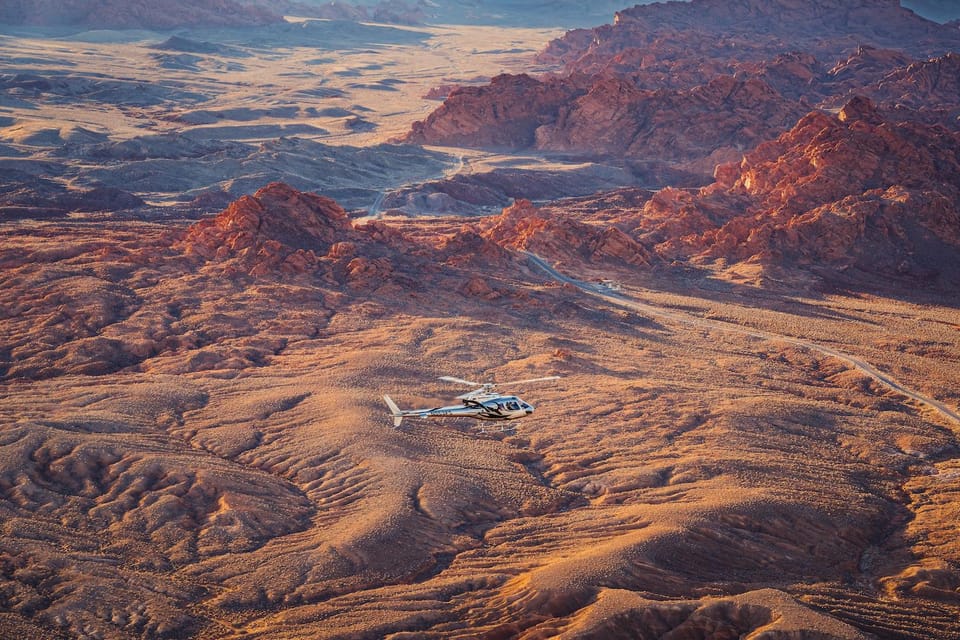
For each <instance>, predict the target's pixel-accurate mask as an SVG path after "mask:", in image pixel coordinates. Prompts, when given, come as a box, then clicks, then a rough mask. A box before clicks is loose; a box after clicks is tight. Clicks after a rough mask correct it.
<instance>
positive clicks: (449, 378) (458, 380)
mask: <svg viewBox="0 0 960 640" xmlns="http://www.w3.org/2000/svg"><path fill="white" fill-rule="evenodd" d="M437 379H438V380H443V381H445V382H455V383H457V384H465V385H467V386H470V387H482V386H483V383H482V382H473V381H471V380H464V379H463V378H454V377H453V376H440V377H439V378H437Z"/></svg>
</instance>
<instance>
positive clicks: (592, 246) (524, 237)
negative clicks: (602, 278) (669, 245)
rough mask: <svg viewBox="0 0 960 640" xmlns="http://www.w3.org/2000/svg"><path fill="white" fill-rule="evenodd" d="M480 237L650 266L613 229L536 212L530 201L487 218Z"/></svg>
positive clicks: (555, 253) (560, 255) (557, 254)
mask: <svg viewBox="0 0 960 640" xmlns="http://www.w3.org/2000/svg"><path fill="white" fill-rule="evenodd" d="M483 235H484V237H486V238H489V239H491V240H493V241H495V242H496V243H498V244H500V245H502V246H506V247H513V248H517V249H525V250H529V251H533V252H535V253H539V254H541V255H544V256H551V257H553V258H557V259H564V260H569V259H570V258H571V257H573V256H579V257H580V258H582V259H585V260H588V261H590V262H600V261H604V260H607V259H613V260H615V261H619V262H622V263H626V264H631V265H646V264H649V263H650V254H649V253H648V252H647V251H646V250H645V249H644V248H643V247H642V246H641V245H640V244H639V243H637V242H636V241H635V240H633V239H632V238H630V237H629V236H628V235H627V234H626V233H624V232H623V231H621V230H620V229H617V228H616V227H612V226H608V227H599V226H594V225H589V224H584V223H582V222H577V221H576V220H573V219H572V218H569V217H566V216H560V215H550V214H547V213H545V212H542V211H540V210H538V209H537V208H536V207H535V206H534V205H533V203H531V202H530V201H529V200H517V201H516V202H514V203H513V204H512V205H511V206H509V207H507V208H506V209H504V210H503V212H502V213H501V214H500V215H499V216H497V217H495V218H492V219H490V220H489V221H488V222H487V224H486V228H485V229H484V231H483Z"/></svg>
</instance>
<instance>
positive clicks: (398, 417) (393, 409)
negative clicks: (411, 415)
mask: <svg viewBox="0 0 960 640" xmlns="http://www.w3.org/2000/svg"><path fill="white" fill-rule="evenodd" d="M383 401H384V402H386V403H387V406H388V407H390V413H392V414H393V426H394V427H399V426H400V423H401V422H403V411H400V407H398V406H397V403H396V402H394V401H393V399H392V398H391V397H390V396H383Z"/></svg>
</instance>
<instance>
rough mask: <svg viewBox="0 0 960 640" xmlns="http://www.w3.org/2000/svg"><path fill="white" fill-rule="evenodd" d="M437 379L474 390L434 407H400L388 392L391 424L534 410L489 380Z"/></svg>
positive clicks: (513, 415)
mask: <svg viewBox="0 0 960 640" xmlns="http://www.w3.org/2000/svg"><path fill="white" fill-rule="evenodd" d="M557 379H559V376H545V377H541V378H528V379H526V380H514V381H513V382H505V383H503V384H527V383H530V382H542V381H546V380H557ZM440 380H443V381H445V382H454V383H457V384H467V385H471V386H475V387H477V389H474V390H473V391H470V392H468V393H465V394H463V395H461V396H457V400H460V401H461V402H462V404H457V405H452V406H447V407H434V408H433V409H406V410H404V409H401V408H400V407H398V406H397V403H396V402H394V401H393V400H392V399H391V398H390V396H383V400H384V402H386V403H387V406H388V407H390V414H391V415H392V416H393V426H395V427H399V426H400V424H401V423H402V422H403V419H404V418H458V417H462V418H475V419H477V420H491V421H501V420H517V419H519V418H524V417H526V416H529V415H530V414H531V413H533V405H531V404H528V403H526V402H524V401H523V400H521V399H520V398H518V397H517V396H513V395H509V396H507V395H502V394H500V393H497V392H496V391H494V390H493V388H494V386H495V385H494V383H492V382H484V383H480V382H471V381H469V380H464V379H462V378H454V377H452V376H440Z"/></svg>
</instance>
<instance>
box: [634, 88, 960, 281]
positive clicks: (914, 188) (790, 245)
mask: <svg viewBox="0 0 960 640" xmlns="http://www.w3.org/2000/svg"><path fill="white" fill-rule="evenodd" d="M717 178H718V182H717V184H715V185H713V186H711V187H707V188H705V189H702V190H701V191H700V192H699V193H697V194H682V193H679V192H676V193H677V195H676V197H669V194H663V195H661V194H658V196H656V197H654V198H653V199H651V201H650V202H648V203H647V205H646V206H645V207H644V215H643V222H641V223H640V224H639V225H638V229H637V232H638V233H640V235H641V237H642V238H644V239H645V240H646V241H656V242H660V243H661V244H660V245H658V250H659V252H660V253H661V254H663V255H664V256H665V257H673V258H676V257H678V256H687V257H690V256H697V255H699V256H701V257H709V258H713V259H723V260H724V261H726V262H736V261H744V260H753V261H757V260H759V261H761V262H763V263H766V264H774V263H777V264H780V265H781V266H783V265H787V266H789V265H805V266H816V267H826V268H838V267H840V268H843V267H848V266H856V267H858V268H860V269H863V270H867V271H874V272H877V271H879V272H884V273H890V274H901V275H911V276H916V277H932V276H933V275H935V274H936V273H937V272H938V271H942V270H943V271H946V272H953V271H955V270H956V269H957V268H958V267H960V264H958V262H960V261H958V260H957V255H958V254H957V249H958V248H960V204H958V203H960V136H958V135H957V134H954V133H950V132H947V131H946V130H944V129H943V128H941V127H936V126H933V127H930V126H925V125H919V124H912V123H892V122H890V121H887V120H885V119H884V118H883V117H882V115H881V113H880V112H878V111H877V110H876V108H875V107H874V105H873V104H872V103H871V102H869V101H868V100H866V99H864V98H857V99H854V100H852V101H850V102H849V103H848V104H847V105H845V106H844V108H843V109H842V110H841V111H840V113H839V114H838V115H837V116H832V115H828V114H825V113H820V112H815V113H811V114H809V115H808V116H806V117H804V118H803V119H802V120H801V121H800V122H799V123H798V124H797V125H796V126H795V127H794V128H793V129H791V130H790V131H789V132H787V133H785V134H783V135H782V136H780V137H779V138H778V139H777V140H776V141H775V142H768V143H764V144H762V145H760V146H759V147H758V148H757V149H756V150H754V151H753V152H751V153H749V154H747V155H746V156H745V157H744V158H743V160H742V162H741V163H740V164H739V166H727V167H723V168H721V169H719V170H718V172H717ZM661 193H662V192H661ZM678 220H682V221H684V224H683V228H682V229H680V228H677V225H678Z"/></svg>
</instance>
